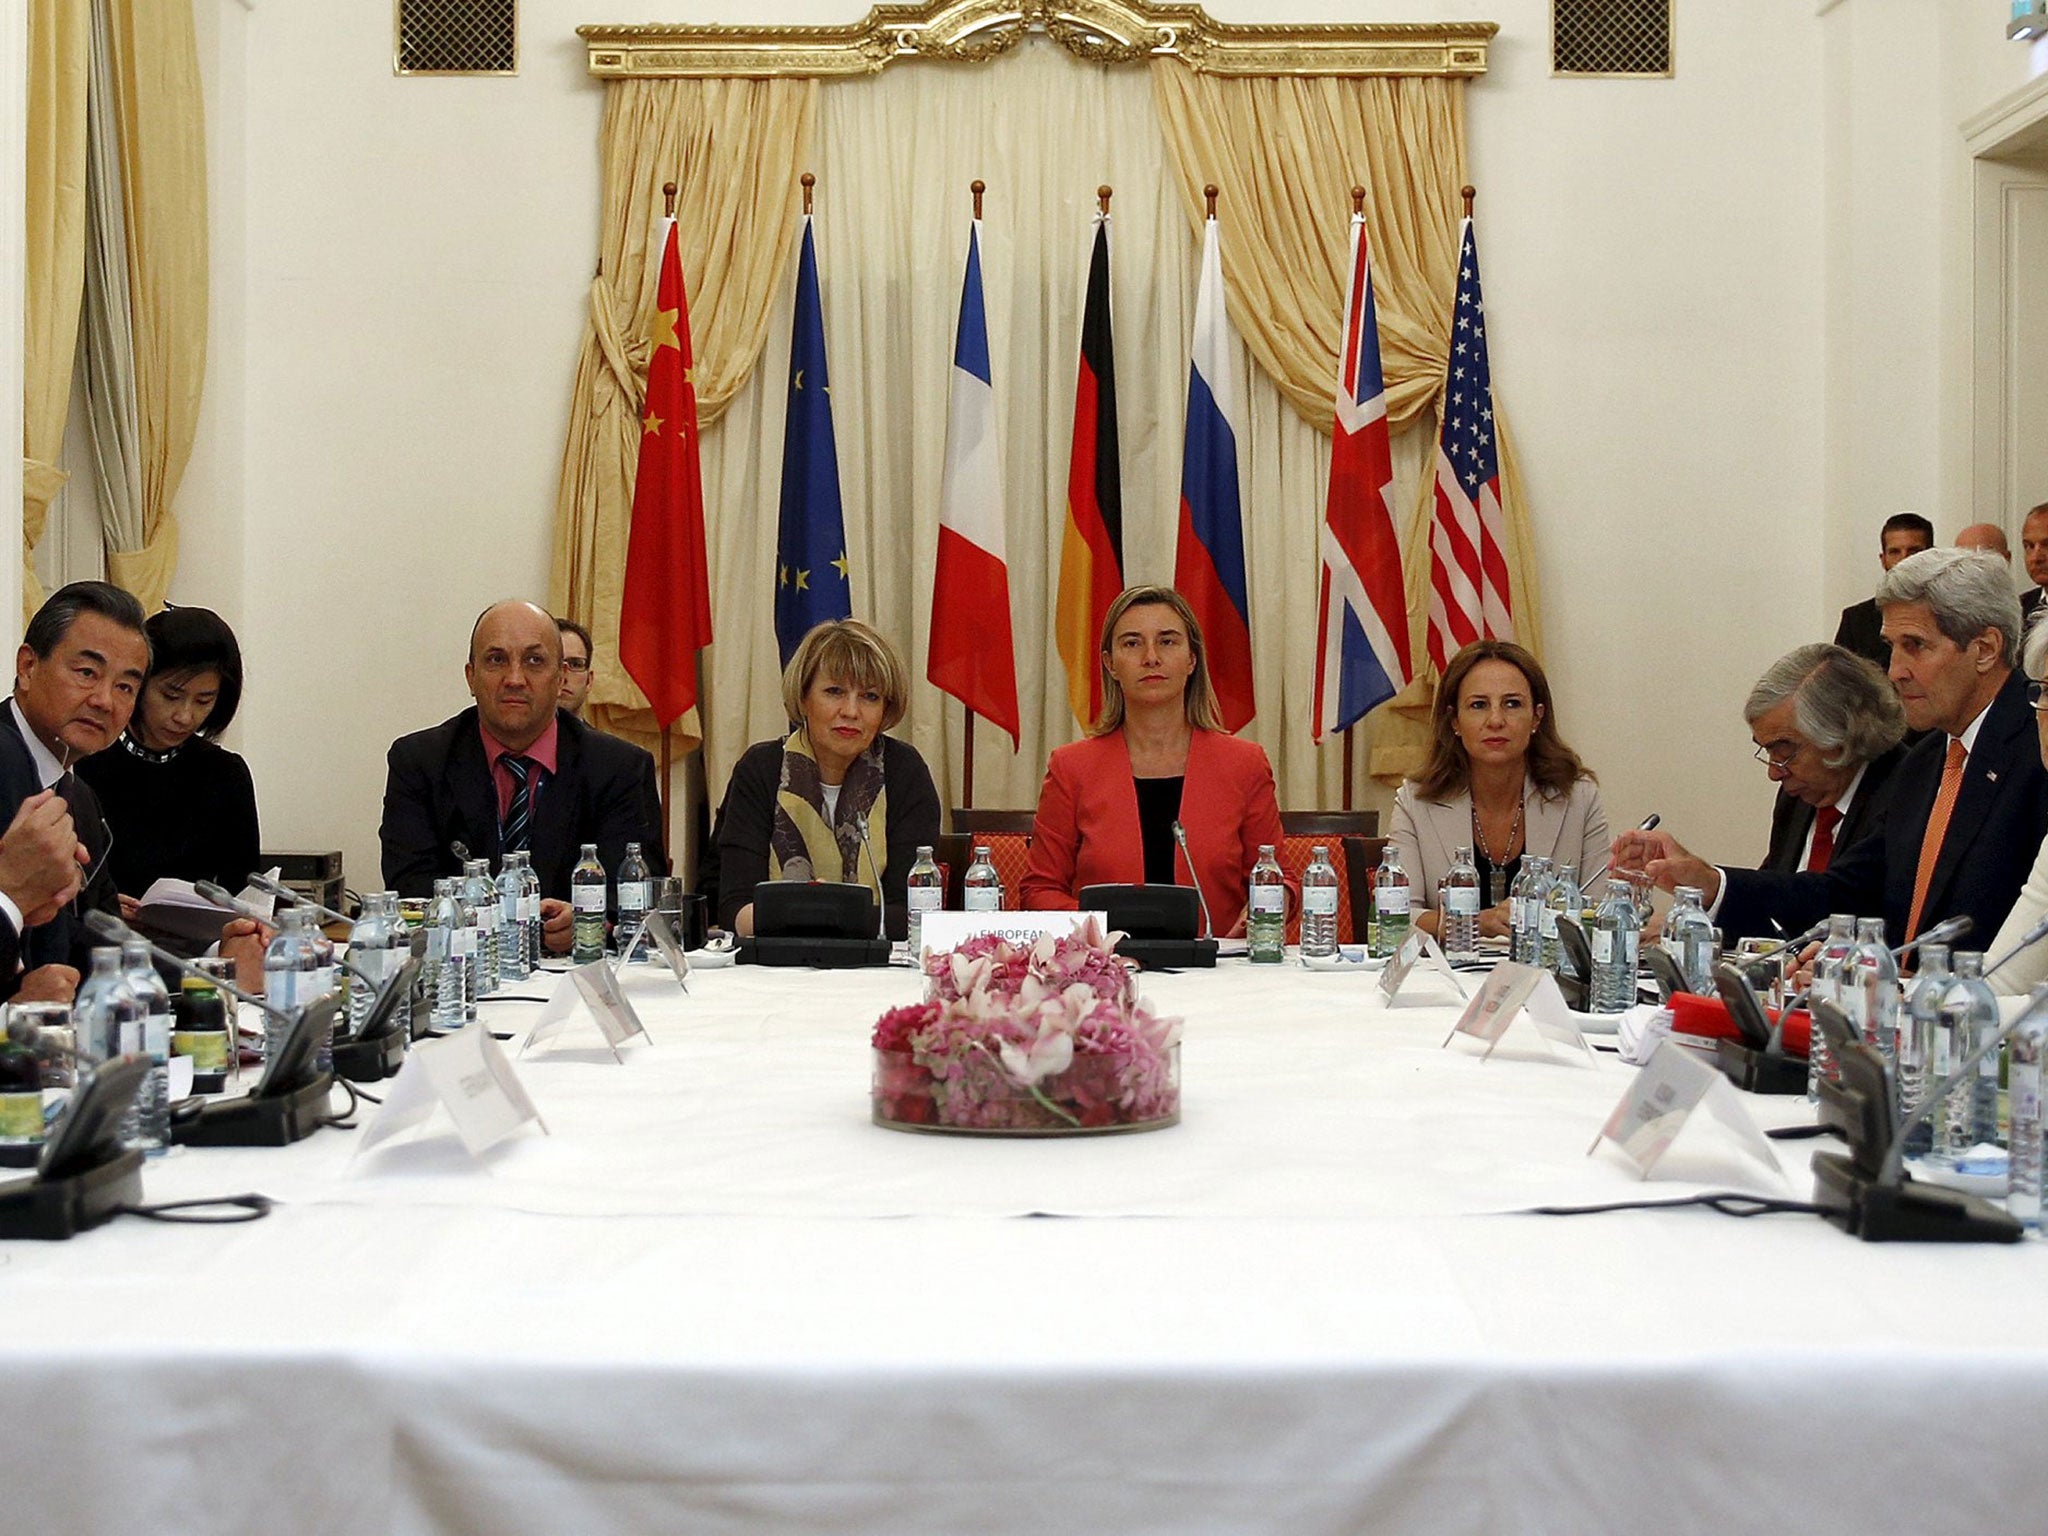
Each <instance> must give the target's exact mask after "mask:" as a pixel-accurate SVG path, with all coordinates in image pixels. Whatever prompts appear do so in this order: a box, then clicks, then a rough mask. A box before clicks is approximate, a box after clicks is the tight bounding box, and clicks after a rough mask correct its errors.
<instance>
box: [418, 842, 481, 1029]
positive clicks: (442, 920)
mask: <svg viewBox="0 0 2048 1536" xmlns="http://www.w3.org/2000/svg"><path fill="white" fill-rule="evenodd" d="M457 883H458V882H457V881H456V880H455V879H454V878H453V877H450V878H447V879H441V880H436V881H435V882H434V904H433V905H432V906H431V907H429V908H427V963H428V964H429V965H431V966H432V967H433V968H434V990H433V993H432V996H433V999H434V1028H436V1029H460V1028H462V1026H463V1025H464V1024H466V1023H467V1022H469V1017H470V1008H471V1006H472V1005H471V1003H470V1001H469V995H470V994H469V986H470V982H469V970H470V967H471V966H472V965H474V964H475V963H476V930H475V929H474V928H472V927H471V926H470V923H469V914H468V913H467V912H466V911H465V910H464V909H463V905H462V895H461V893H460V891H458V890H457Z"/></svg>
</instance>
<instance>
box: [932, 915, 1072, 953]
mask: <svg viewBox="0 0 2048 1536" xmlns="http://www.w3.org/2000/svg"><path fill="white" fill-rule="evenodd" d="M1091 917H1092V918H1094V919H1095V922H1096V925H1097V926H1098V927H1100V928H1102V929H1103V930H1105V931H1107V930H1108V928H1109V914H1108V913H1106V912H927V913H925V915H924V947H925V948H926V949H928V950H931V949H936V950H938V951H940V952H941V953H943V952H944V951H946V950H949V949H958V948H959V947H960V946H961V945H962V944H965V943H966V942H967V941H968V940H969V939H971V938H975V937H976V936H978V935H980V934H984V933H993V934H999V935H1000V936H1002V937H1003V938H1006V939H1008V940H1010V941H1011V942H1012V943H1013V944H1035V943H1037V942H1038V941H1039V940H1040V939H1041V938H1043V937H1044V936H1045V935H1046V934H1048V933H1049V934H1051V935H1052V936H1053V937H1054V938H1062V937H1064V936H1065V935H1067V934H1070V933H1072V932H1073V931H1074V930H1075V929H1077V928H1079V927H1080V926H1081V925H1082V924H1083V923H1085V922H1086V921H1088V919H1089V918H1091Z"/></svg>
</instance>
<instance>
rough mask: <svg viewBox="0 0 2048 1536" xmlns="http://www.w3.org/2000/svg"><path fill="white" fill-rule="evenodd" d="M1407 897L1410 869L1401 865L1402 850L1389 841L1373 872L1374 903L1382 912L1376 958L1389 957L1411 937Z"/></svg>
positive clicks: (1374, 948)
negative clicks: (1408, 870)
mask: <svg viewBox="0 0 2048 1536" xmlns="http://www.w3.org/2000/svg"><path fill="white" fill-rule="evenodd" d="M1408 898H1409V890H1408V872H1407V871H1406V870H1404V869H1403V868H1401V853H1400V850H1399V849H1397V848H1396V847H1395V846H1394V845H1393V844H1392V843H1388V844H1387V851H1386V852H1385V853H1383V854H1381V855H1380V867H1379V868H1378V869H1376V870H1374V871H1373V876H1372V906H1373V911H1374V912H1376V913H1377V914H1378V915H1379V927H1378V928H1377V929H1376V930H1375V931H1374V934H1373V943H1372V952H1373V956H1374V958H1375V959H1379V960H1384V959H1386V958H1387V957H1388V956H1390V955H1393V954H1395V953H1397V952H1398V951H1399V950H1400V948H1401V946H1402V945H1403V944H1405V943H1406V942H1407V941H1408V923H1409V916H1410V914H1409V910H1408Z"/></svg>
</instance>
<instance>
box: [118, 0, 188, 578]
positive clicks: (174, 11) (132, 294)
mask: <svg viewBox="0 0 2048 1536" xmlns="http://www.w3.org/2000/svg"><path fill="white" fill-rule="evenodd" d="M103 3H104V4H105V7H106V29H107V45H108V46H107V57H108V62H109V64H110V65H111V66H112V68H111V74H112V78H113V89H114V114H115V118H116V122H117V124H118V127H119V130H120V135H121V180H122V189H123V202H124V205H125V212H126V214H127V243H128V291H129V306H130V322H131V329H132V333H133V343H134V360H135V386H134V387H135V406H136V420H137V424H138V426H139V429H140V430H139V438H140V443H141V450H142V528H141V534H142V544H141V547H139V548H133V549H127V548H118V547H115V546H113V545H111V544H110V545H109V547H108V550H107V574H108V576H109V577H110V578H111V579H112V580H114V581H115V582H118V583H119V584H120V585H122V586H124V587H126V588H127V589H128V590H129V591H131V592H133V593H134V594H135V595H136V596H137V597H139V598H141V599H142V605H143V607H144V608H146V609H151V610H154V609H157V608H160V607H162V606H163V601H164V596H165V594H166V593H167V592H169V590H170V585H171V575H172V573H173V572H174V571H175V570H176V569H177V564H178V523H177V518H176V517H175V515H174V514H173V512H172V506H173V504H174V503H175V501H176V499H177V495H178V485H179V482H181V481H182V480H183V479H184V477H185V465H186V463H187V462H188V461H189V460H190V459H191V456H192V437H193V433H194V432H195V431H196V430H197V428H198V425H199V401H200V395H201V392H202V390H203V388H204V386H205V382H206V328H207V299H208V295H207V211H206V119H205V108H204V104H203V103H202V101H201V98H200V91H199V50H198V43H197V41H196V39H195V37H194V34H193V27H192V8H191V7H190V6H188V5H166V4H164V3H163V0H103Z"/></svg>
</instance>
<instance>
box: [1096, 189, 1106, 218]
mask: <svg viewBox="0 0 2048 1536" xmlns="http://www.w3.org/2000/svg"><path fill="white" fill-rule="evenodd" d="M1095 203H1096V206H1097V207H1099V208H1100V209H1101V210H1102V216H1103V217H1104V218H1105V219H1106V218H1108V217H1109V184H1108V183H1107V182H1105V183H1103V185H1101V186H1099V187H1097V188H1096V189H1095Z"/></svg>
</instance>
